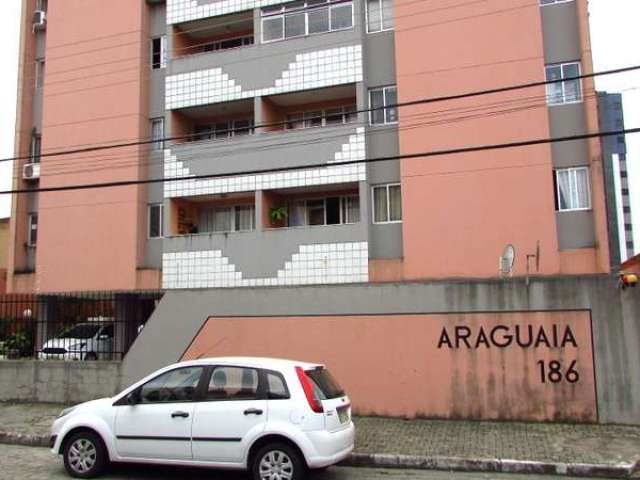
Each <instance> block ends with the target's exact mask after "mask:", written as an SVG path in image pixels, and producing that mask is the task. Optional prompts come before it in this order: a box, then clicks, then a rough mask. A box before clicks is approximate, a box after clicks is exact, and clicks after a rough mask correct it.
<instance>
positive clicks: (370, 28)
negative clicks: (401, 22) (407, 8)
mask: <svg viewBox="0 0 640 480" xmlns="http://www.w3.org/2000/svg"><path fill="white" fill-rule="evenodd" d="M393 27H394V21H393V0H367V32H369V33H375V32H382V31H384V30H393Z"/></svg>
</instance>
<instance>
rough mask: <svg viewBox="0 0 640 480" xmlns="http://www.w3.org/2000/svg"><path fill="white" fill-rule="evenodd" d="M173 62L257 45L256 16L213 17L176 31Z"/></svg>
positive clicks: (174, 34)
mask: <svg viewBox="0 0 640 480" xmlns="http://www.w3.org/2000/svg"><path fill="white" fill-rule="evenodd" d="M172 38H173V42H172V52H171V53H172V55H171V56H172V58H173V59H174V61H175V59H178V58H184V57H190V56H193V55H202V54H207V53H218V52H222V51H229V50H233V49H238V48H243V47H247V46H251V45H253V44H254V43H255V41H254V31H253V12H252V11H246V12H241V13H237V14H232V15H225V16H222V17H212V18H207V19H204V20H198V21H194V22H189V23H186V24H182V25H180V26H174V27H173V36H172Z"/></svg>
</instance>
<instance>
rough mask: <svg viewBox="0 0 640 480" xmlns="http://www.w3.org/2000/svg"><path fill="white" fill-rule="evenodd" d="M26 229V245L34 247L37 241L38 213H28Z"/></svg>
mask: <svg viewBox="0 0 640 480" xmlns="http://www.w3.org/2000/svg"><path fill="white" fill-rule="evenodd" d="M28 227H29V230H28V231H27V246H29V247H35V246H36V243H38V214H37V213H30V214H29V221H28Z"/></svg>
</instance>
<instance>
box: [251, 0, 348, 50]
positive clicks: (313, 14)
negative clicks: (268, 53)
mask: <svg viewBox="0 0 640 480" xmlns="http://www.w3.org/2000/svg"><path fill="white" fill-rule="evenodd" d="M349 28H353V2H352V0H348V1H345V0H306V1H305V0H300V1H297V2H290V3H285V4H284V5H278V6H274V7H267V8H263V9H262V42H263V43H265V42H274V41H277V40H284V39H287V38H294V37H302V36H305V35H314V34H316V33H325V32H333V31H337V30H346V29H349Z"/></svg>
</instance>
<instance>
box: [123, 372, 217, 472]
mask: <svg viewBox="0 0 640 480" xmlns="http://www.w3.org/2000/svg"><path fill="white" fill-rule="evenodd" d="M204 372H205V368H204V367H202V366H197V367H193V366H192V367H180V368H176V369H173V370H170V371H168V372H165V373H162V374H160V375H158V376H157V377H155V378H154V379H152V380H150V381H148V382H147V383H145V384H144V385H142V386H141V387H139V388H137V389H136V390H135V391H134V392H133V393H132V394H130V395H134V397H135V398H136V400H135V401H136V403H135V404H134V405H130V404H129V403H128V402H127V398H124V399H123V400H122V401H121V402H119V403H122V404H121V405H117V410H116V419H115V426H114V430H115V434H116V450H117V451H118V455H120V456H121V457H126V458H132V459H143V458H144V459H159V460H191V459H192V454H191V425H192V422H193V418H194V407H195V400H196V399H197V395H198V392H199V390H198V389H199V388H202V387H203V386H204V385H203V384H202V382H203V381H204V377H205V375H204Z"/></svg>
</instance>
